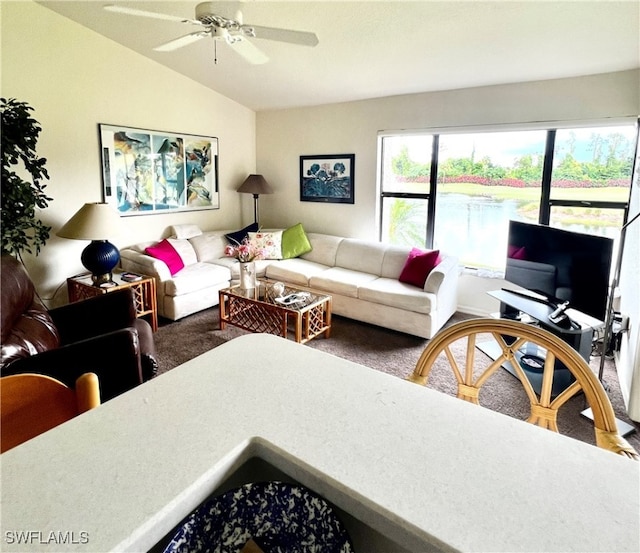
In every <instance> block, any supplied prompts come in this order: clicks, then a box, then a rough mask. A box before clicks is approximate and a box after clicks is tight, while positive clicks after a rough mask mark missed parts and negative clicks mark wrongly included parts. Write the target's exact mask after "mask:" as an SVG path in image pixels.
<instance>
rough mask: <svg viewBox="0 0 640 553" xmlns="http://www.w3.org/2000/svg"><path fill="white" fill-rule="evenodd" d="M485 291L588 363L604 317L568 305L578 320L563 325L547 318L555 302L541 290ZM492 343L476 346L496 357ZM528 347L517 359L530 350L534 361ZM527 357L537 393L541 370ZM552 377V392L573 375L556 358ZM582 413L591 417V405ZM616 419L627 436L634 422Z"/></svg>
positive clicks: (527, 368) (557, 391)
mask: <svg viewBox="0 0 640 553" xmlns="http://www.w3.org/2000/svg"><path fill="white" fill-rule="evenodd" d="M488 294H489V295H490V296H492V297H494V298H496V299H498V300H500V301H501V302H502V303H505V304H506V305H508V306H509V307H512V308H514V309H516V310H518V311H519V312H520V313H521V314H524V315H525V316H526V318H530V320H532V322H535V323H537V324H538V325H539V326H540V327H541V328H544V329H545V330H548V331H549V332H551V333H552V334H555V335H556V336H558V337H560V338H561V339H562V340H564V341H565V342H567V343H568V344H569V345H570V346H571V347H572V348H573V349H575V350H576V351H577V352H578V353H579V354H580V355H581V356H582V357H583V359H584V360H585V361H586V362H587V363H589V361H590V357H591V346H592V341H593V331H594V330H598V329H600V328H603V327H604V324H605V323H604V322H603V321H600V320H598V319H595V318H593V317H591V316H589V315H587V314H586V313H582V312H581V311H577V310H575V309H567V315H569V317H570V318H571V320H572V321H574V322H575V323H577V324H576V325H575V328H574V327H572V328H563V327H561V326H558V325H557V324H554V323H553V322H551V321H550V320H549V315H550V314H551V313H552V312H553V311H554V309H555V305H554V304H552V303H550V302H549V301H548V300H546V299H544V297H543V296H541V295H540V294H535V293H534V294H531V295H529V294H527V292H525V291H514V292H511V291H509V290H494V291H493V292H488ZM524 319H525V317H524V316H523V317H521V318H520V320H523V322H524ZM494 347H495V348H497V347H498V346H497V344H496V343H495V342H491V343H487V344H478V349H480V350H481V351H482V352H484V353H485V354H486V355H488V356H489V357H491V358H492V359H496V358H497V357H498V355H499V354H500V352H497V351H496V350H495V349H493V350H492V348H494ZM528 347H529V346H525V347H524V348H523V349H522V351H520V352H518V353H517V354H516V358H517V359H518V361H521V359H522V357H523V356H526V355H527V354H529V359H531V360H532V361H533V362H535V360H536V357H537V356H536V355H535V353H534V354H533V355H531V353H532V351H529V350H527V348H528ZM526 361H527V359H525V363H521V365H522V366H523V370H524V371H525V373H526V374H527V376H528V377H529V381H530V382H531V386H532V387H533V389H534V391H535V392H536V393H537V394H539V393H540V387H541V379H537V378H536V376H537V375H538V373H539V372H540V371H538V370H536V369H535V367H534V366H533V363H531V364H528V363H527V362H526ZM503 368H504V369H506V370H507V371H508V372H509V373H511V374H512V375H513V376H515V377H516V378H518V375H517V374H516V373H515V371H514V370H513V368H512V367H511V365H510V364H509V363H505V364H504V365H503ZM567 373H569V374H567ZM553 380H554V382H553V387H552V394H553V395H554V396H555V395H558V394H560V393H561V392H562V391H563V390H564V389H566V388H567V387H568V386H569V385H570V384H571V383H572V382H573V380H575V379H574V378H573V375H572V374H570V371H569V370H568V369H567V368H566V367H565V366H564V365H562V364H561V363H559V362H558V361H556V371H555V373H554V379H553ZM581 414H582V415H583V416H584V417H586V418H588V419H590V420H593V415H592V414H591V408H588V409H585V410H584V411H582V413H581ZM616 423H617V425H618V431H619V432H620V435H621V436H626V435H627V434H631V433H632V432H634V431H635V428H634V427H633V426H631V425H630V424H627V423H626V422H624V421H621V420H620V419H617V418H616Z"/></svg>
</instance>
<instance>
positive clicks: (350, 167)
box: [300, 154, 356, 204]
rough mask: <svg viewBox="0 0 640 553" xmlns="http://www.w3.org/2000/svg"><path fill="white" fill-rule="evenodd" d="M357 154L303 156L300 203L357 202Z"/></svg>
mask: <svg viewBox="0 0 640 553" xmlns="http://www.w3.org/2000/svg"><path fill="white" fill-rule="evenodd" d="M355 157H356V156H355V154H334V155H321V156H300V201H302V202H330V203H339V204H352V203H355V198H354V194H353V191H354V169H355V167H354V165H355Z"/></svg>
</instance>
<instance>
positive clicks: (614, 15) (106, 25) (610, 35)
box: [39, 0, 640, 111]
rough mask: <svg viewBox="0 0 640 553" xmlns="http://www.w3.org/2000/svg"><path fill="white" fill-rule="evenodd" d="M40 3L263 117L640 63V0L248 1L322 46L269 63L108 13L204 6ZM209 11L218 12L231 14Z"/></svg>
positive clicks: (295, 49)
mask: <svg viewBox="0 0 640 553" xmlns="http://www.w3.org/2000/svg"><path fill="white" fill-rule="evenodd" d="M39 3H40V4H42V5H43V6H46V7H47V8H49V9H51V10H53V11H55V12H58V13H59V14H61V15H63V16H66V17H68V18H69V19H72V20H73V21H76V22H77V23H79V24H81V25H84V26H85V27H88V28H90V29H92V30H94V31H95V32H97V33H100V34H101V35H104V36H105V37H108V38H109V39H112V40H114V41H116V42H118V43H120V44H122V45H124V46H126V47H127V48H130V49H132V50H134V51H136V52H138V53H140V54H142V55H143V56H146V57H148V58H150V59H152V60H155V61H156V62H158V63H160V64H163V65H165V66H167V67H169V68H171V69H173V70H175V71H177V72H179V73H181V74H183V75H186V76H187V77H189V78H191V79H193V80H195V81H198V82H200V83H202V84H203V85H205V86H207V87H209V88H211V89H213V90H215V91H217V92H220V93H221V94H223V95H225V96H227V97H229V98H232V99H234V100H236V101H237V102H239V103H241V104H243V105H245V106H247V107H249V108H251V109H254V110H256V111H260V110H269V109H280V108H287V107H296V106H308V105H318V104H326V103H334V102H343V101H350V100H358V99H365V98H375V97H382V96H392V95H398V94H407V93H415V92H426V91H436V90H448V89H456V88H466V87H474V86H484V85H493V84H505V83H514V82H522V81H532V80H545V79H555V78H562V77H572V76H579V75H590V74H596V73H607V72H612V71H620V70H627V69H634V68H638V67H640V2H638V1H633V0H631V1H622V2H615V1H613V2H612V1H607V0H604V1H565V0H559V1H540V0H531V1H526V2H519V1H485V0H474V1H457V0H450V1H446V2H440V1H430V0H427V1H368V2H351V1H348V2H334V1H330V0H324V1H315V2H306V1H296V0H291V1H286V2H272V1H269V0H248V1H245V2H242V3H241V6H240V7H241V11H242V14H243V19H244V23H245V24H254V25H260V26H269V27H278V28H286V29H295V30H301V31H311V32H314V33H315V34H316V35H317V37H318V39H319V43H318V45H317V46H315V47H308V46H298V45H294V44H288V43H281V42H274V41H271V40H265V39H259V38H255V39H252V41H253V44H254V45H256V46H258V47H259V48H260V49H261V50H262V51H263V52H264V53H265V54H266V55H267V56H268V58H269V61H268V62H267V63H264V64H261V65H253V64H250V63H248V62H247V61H246V60H245V59H244V58H242V57H241V56H240V55H238V53H236V52H235V51H234V50H233V49H232V48H231V47H230V46H228V45H227V44H226V43H225V42H223V41H214V40H213V39H212V38H210V37H207V38H204V39H202V40H199V41H197V42H195V43H192V44H189V45H187V46H184V47H182V48H180V49H178V50H175V51H172V52H158V51H155V50H154V49H153V48H154V47H156V46H158V45H160V44H163V43H165V42H167V41H169V40H171V39H174V38H177V37H180V36H183V35H186V34H189V33H192V32H194V31H198V30H200V28H199V27H197V26H196V25H193V24H188V23H181V22H178V21H169V20H160V19H151V18H145V17H138V16H133V15H123V14H121V13H114V12H110V11H107V10H105V9H104V6H105V5H114V4H117V5H118V6H124V7H128V8H134V9H138V10H145V11H151V12H156V13H161V14H168V15H173V16H179V17H182V18H186V19H194V18H195V8H196V5H197V4H198V2H193V1H179V2H170V1H169V2H168V1H155V2H136V1H117V0H116V1H111V2H109V1H95V0H91V1H89V0H83V1H76V0H64V1H49V0H43V1H41V2H39ZM209 4H211V9H212V11H214V13H217V12H216V9H217V8H218V7H220V9H221V10H223V9H225V8H224V6H220V5H221V4H225V2H210V3H209ZM216 59H217V62H216Z"/></svg>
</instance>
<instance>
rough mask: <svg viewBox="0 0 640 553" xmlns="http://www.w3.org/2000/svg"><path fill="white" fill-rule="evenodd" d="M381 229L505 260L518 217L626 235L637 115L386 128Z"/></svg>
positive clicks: (473, 263) (485, 263)
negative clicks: (482, 128) (459, 129)
mask: <svg viewBox="0 0 640 553" xmlns="http://www.w3.org/2000/svg"><path fill="white" fill-rule="evenodd" d="M380 140H381V148H380V152H381V155H380V157H381V159H380V175H381V178H380V213H381V221H380V238H381V240H382V241H385V242H390V243H396V244H403V245H423V246H425V247H430V248H438V249H442V250H445V251H450V252H456V255H457V256H458V257H459V258H460V260H461V262H462V263H463V264H465V265H466V266H469V267H476V268H486V269H490V270H502V269H504V263H505V257H506V256H505V252H506V247H507V231H508V224H509V220H515V221H522V222H529V223H540V224H544V225H550V226H553V227H556V228H562V229H565V230H572V231H577V232H585V233H588V234H596V235H600V236H608V237H616V236H617V234H618V231H619V229H620V227H621V226H622V223H623V221H624V218H625V215H626V211H627V209H628V200H629V187H630V183H631V172H632V165H633V159H634V153H635V149H636V143H635V142H636V130H635V125H634V122H633V121H630V122H629V123H627V124H621V125H617V126H609V127H590V128H565V129H541V130H509V131H492V132H465V133H455V132H447V133H433V134H429V133H420V134H418V133H416V134H399V133H398V134H387V135H381V137H380Z"/></svg>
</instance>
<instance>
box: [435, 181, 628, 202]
mask: <svg viewBox="0 0 640 553" xmlns="http://www.w3.org/2000/svg"><path fill="white" fill-rule="evenodd" d="M438 191H439V192H445V193H450V194H466V195H467V196H490V197H492V198H496V199H500V200H510V199H515V200H523V201H524V202H528V201H537V200H539V199H540V189H539V188H515V187H513V186H485V185H482V184H472V183H458V182H447V183H439V184H438ZM552 199H554V200H585V201H593V202H597V201H601V202H626V201H628V200H629V189H628V188H623V187H613V186H612V187H609V188H557V189H555V190H554V193H553V195H552Z"/></svg>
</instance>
